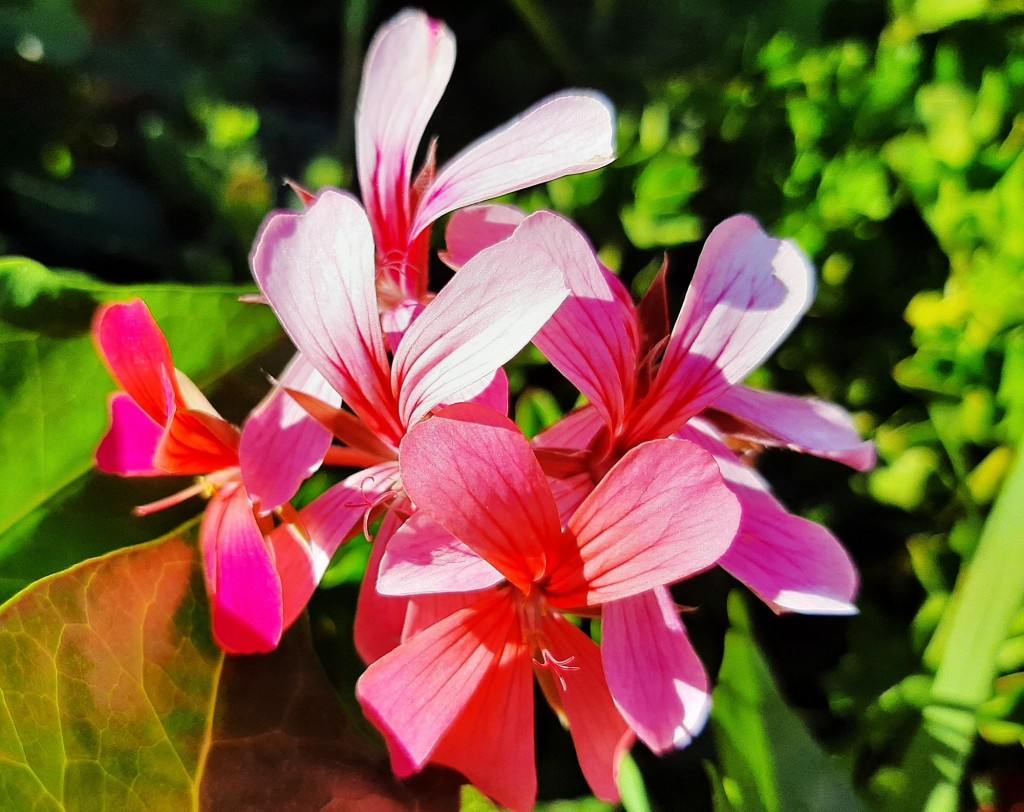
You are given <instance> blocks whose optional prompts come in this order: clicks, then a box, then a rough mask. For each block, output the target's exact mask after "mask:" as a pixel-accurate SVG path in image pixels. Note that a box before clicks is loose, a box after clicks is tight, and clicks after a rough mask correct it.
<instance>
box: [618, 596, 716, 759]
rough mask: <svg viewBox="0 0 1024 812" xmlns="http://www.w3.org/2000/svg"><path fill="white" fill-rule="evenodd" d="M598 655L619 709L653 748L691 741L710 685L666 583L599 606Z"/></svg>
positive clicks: (706, 703)
mask: <svg viewBox="0 0 1024 812" xmlns="http://www.w3.org/2000/svg"><path fill="white" fill-rule="evenodd" d="M601 618H602V623H601V659H602V661H603V662H604V672H605V676H606V677H607V679H608V687H609V689H610V690H611V692H612V697H613V698H614V699H615V704H616V705H617V706H618V708H619V710H620V711H621V712H622V715H623V716H624V717H625V719H626V721H627V722H628V723H629V726H630V727H631V728H633V730H634V731H636V734H637V736H638V737H639V738H640V741H642V742H643V743H644V744H646V745H647V746H648V747H650V748H651V750H653V751H654V752H655V753H667V752H668V751H669V750H672V749H674V748H678V747H685V746H686V745H688V744H689V743H690V741H691V740H692V739H693V737H694V736H696V735H697V734H698V733H699V732H700V731H701V730H702V729H703V727H704V724H705V722H707V718H708V714H709V713H710V711H711V691H710V689H709V687H708V676H707V673H706V672H705V671H704V666H703V664H702V663H701V661H700V658H699V657H698V656H697V652H695V651H694V650H693V646H692V645H691V644H690V640H689V638H688V637H687V636H686V629H685V628H684V627H683V623H682V621H681V620H680V619H679V612H678V611H677V610H676V607H675V604H674V603H673V601H672V595H671V594H670V593H669V591H668V590H667V589H665V588H664V587H659V588H658V589H653V590H651V591H650V592H643V593H641V594H640V595H635V596H633V597H632V598H625V599H624V600H621V601H613V602H612V603H607V604H605V605H604V607H603V608H602V611H601Z"/></svg>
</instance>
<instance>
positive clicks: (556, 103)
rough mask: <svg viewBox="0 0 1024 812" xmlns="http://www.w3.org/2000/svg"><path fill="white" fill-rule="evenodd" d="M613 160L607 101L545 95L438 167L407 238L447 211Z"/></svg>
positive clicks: (566, 94) (580, 93) (575, 94)
mask: <svg viewBox="0 0 1024 812" xmlns="http://www.w3.org/2000/svg"><path fill="white" fill-rule="evenodd" d="M614 157H615V111H614V110H613V109H612V106H611V104H610V103H609V102H608V100H607V99H605V98H604V97H603V96H600V95H598V94H595V93H590V92H587V91H581V90H574V91H565V92H563V93H558V94H555V95H553V96H549V97H548V98H546V99H544V100H542V101H541V102H539V103H538V104H537V105H535V106H534V107H532V108H530V109H529V110H527V111H525V112H524V113H522V114H521V115H519V116H517V117H516V118H515V119H513V120H512V121H510V122H508V123H507V124H505V125H504V126H502V127H500V128H499V129H497V130H494V131H493V132H491V133H488V134H487V135H485V136H484V137H483V138H480V139H479V140H478V141H476V142H475V143H473V144H471V145H470V146H469V147H467V148H466V149H464V150H463V151H462V152H460V153H459V154H458V155H456V156H455V157H454V158H452V160H451V161H449V162H448V163H447V164H446V165H445V166H444V167H442V168H441V170H440V171H439V172H438V174H437V177H436V178H435V179H434V182H433V183H432V184H431V185H430V187H429V188H428V189H427V190H426V192H425V193H424V195H423V199H422V200H421V201H420V204H419V207H418V209H417V212H416V217H415V219H414V220H413V227H412V234H414V235H415V234H418V233H419V232H420V231H422V230H423V229H424V228H426V227H427V226H429V225H430V224H431V223H433V222H434V221H435V220H436V219H437V218H438V217H440V216H441V215H443V214H447V213H448V212H450V211H455V210H456V209H461V208H463V207H465V206H469V205H472V204H473V203H481V202H483V201H484V200H490V199H492V198H495V197H500V196H501V195H504V194H508V193H509V192H514V191H516V190H517V189H525V188H526V187H527V186H534V185H536V184H538V183H547V182H548V181H549V180H554V179H555V178H560V177H562V176H563V175H574V174H576V173H579V172H589V171H590V170H591V169H597V168H599V167H602V166H604V165H605V164H608V163H610V162H611V161H612V160H613V159H614Z"/></svg>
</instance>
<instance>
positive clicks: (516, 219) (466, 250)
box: [438, 203, 526, 271]
mask: <svg viewBox="0 0 1024 812" xmlns="http://www.w3.org/2000/svg"><path fill="white" fill-rule="evenodd" d="M525 219H526V212H524V211H523V210H522V209H520V208H517V207H516V206H509V205H505V204H502V203H490V204H487V205H482V206H470V207H469V208H465V209H459V210H458V211H456V212H454V213H453V214H452V216H451V217H449V218H448V225H447V226H446V227H445V232H444V240H445V250H444V251H441V252H440V253H439V254H438V256H439V257H440V258H441V260H442V261H443V262H444V263H445V264H446V265H447V266H448V267H449V268H451V269H452V270H454V271H457V270H459V268H461V267H462V266H463V265H465V264H466V263H467V262H469V261H470V260H471V259H472V258H473V257H475V256H476V255H477V254H479V253H480V252H481V251H483V250H484V249H485V248H490V247H491V246H492V245H494V244H495V243H498V242H501V241H502V240H504V239H508V238H509V237H511V236H512V232H513V231H515V230H516V226H518V225H519V224H520V223H521V222H523V220H525Z"/></svg>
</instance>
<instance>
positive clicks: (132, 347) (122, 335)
mask: <svg viewBox="0 0 1024 812" xmlns="http://www.w3.org/2000/svg"><path fill="white" fill-rule="evenodd" d="M93 335H94V336H95V338H96V343H97V344H98V345H99V348H100V352H101V353H102V355H103V358H104V359H105V360H106V362H107V364H108V365H109V366H110V371H111V372H112V373H113V375H114V379H115V380H116V381H117V382H118V383H119V384H120V385H121V388H122V389H124V390H125V392H127V393H128V395H129V396H130V397H131V398H132V400H134V401H135V402H136V403H137V404H138V405H139V407H140V408H141V409H142V410H143V411H144V412H145V413H146V414H148V415H149V416H150V417H151V418H152V419H153V420H154V421H156V422H157V423H159V424H160V425H162V426H166V425H167V423H168V422H169V421H170V418H171V415H172V413H173V411H174V405H175V400H176V396H177V387H176V384H175V381H176V377H177V376H176V373H175V370H174V362H173V361H172V360H171V349H170V347H169V346H168V345H167V339H166V338H164V334H163V333H162V332H161V331H160V328H159V327H158V326H157V324H156V322H155V321H154V320H153V316H152V314H151V313H150V312H149V308H148V307H146V304H145V302H143V301H142V300H141V299H134V300H132V301H131V302H126V303H117V304H111V305H105V306H104V307H101V308H100V309H99V310H98V311H97V313H96V318H95V320H94V322H93Z"/></svg>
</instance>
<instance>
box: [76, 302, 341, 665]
mask: <svg viewBox="0 0 1024 812" xmlns="http://www.w3.org/2000/svg"><path fill="white" fill-rule="evenodd" d="M93 334H94V336H95V338H96V341H97V344H98V345H99V349H100V354H101V355H102V357H103V359H104V360H105V361H106V363H107V365H108V366H109V368H110V371H111V373H112V374H113V376H114V379H115V380H116V381H117V382H118V384H119V385H120V386H121V387H122V388H123V390H124V391H123V392H119V393H116V394H115V395H114V396H113V397H112V398H111V402H110V410H111V426H110V430H109V431H108V432H107V434H106V436H105V437H104V438H103V440H102V442H101V443H100V446H99V449H98V450H97V452H96V463H97V466H98V467H99V469H100V470H101V471H105V472H107V473H113V474H119V475H121V476H168V475H172V476H181V475H188V476H198V477H199V479H198V480H197V482H196V484H195V485H193V486H192V487H190V488H187V489H185V490H184V491H181V492H180V493H177V494H175V495H174V496H171V497H169V498H167V499H163V500H161V501H160V502H156V503H154V504H152V505H146V506H143V507H142V508H139V509H138V512H141V513H148V512H152V511H153V510H159V509H162V508H166V507H169V506H171V505H174V504H177V503H178V502H181V501H182V500H184V499H187V498H189V497H190V496H194V495H198V494H203V495H205V496H207V497H209V499H210V501H209V504H208V506H207V508H206V514H205V516H204V518H203V523H202V527H201V529H200V546H201V549H202V555H203V563H204V573H205V576H206V585H207V591H208V593H209V596H210V604H211V613H212V618H213V632H214V636H215V638H216V639H217V642H218V643H219V644H220V646H221V647H222V648H223V649H224V650H226V651H229V652H231V653H235V654H246V653H252V652H257V651H270V650H272V649H273V648H275V647H276V646H277V644H278V642H279V640H280V638H281V634H282V632H283V631H284V629H286V628H287V627H288V626H289V625H290V624H291V623H292V622H293V621H294V620H295V618H296V617H297V616H298V611H293V601H291V600H290V596H291V593H292V592H293V591H294V587H295V584H294V582H291V581H289V580H288V579H287V578H286V577H285V578H283V577H282V574H281V572H280V571H279V570H278V568H277V566H276V561H275V553H274V550H273V549H272V547H271V544H270V542H269V541H268V540H267V538H266V536H267V534H268V533H269V532H270V530H271V529H272V528H273V526H274V520H273V518H272V516H273V514H277V515H278V516H279V517H282V518H283V519H284V520H285V521H289V520H290V519H291V518H292V517H293V514H294V511H293V510H292V509H291V507H290V505H288V500H290V499H291V498H292V497H293V496H294V495H295V492H296V491H297V490H298V488H299V485H301V484H302V482H303V480H305V479H306V478H307V477H308V476H309V475H310V474H311V473H313V471H315V470H316V469H317V468H318V467H319V466H320V464H321V462H322V461H323V458H324V454H325V453H326V452H327V448H328V446H329V445H330V443H331V435H330V432H328V431H327V430H326V429H324V428H323V427H322V426H320V425H319V424H318V423H317V422H316V421H315V420H313V419H311V418H310V417H309V416H308V415H307V414H306V413H305V412H304V411H303V410H302V409H301V408H300V407H299V406H298V405H297V404H296V403H294V402H293V401H292V399H291V398H290V397H288V396H287V395H285V394H284V392H283V391H282V390H281V389H279V388H275V389H274V391H272V392H271V394H270V395H268V397H267V398H266V399H264V401H263V402H262V403H260V404H259V405H258V406H257V407H256V408H255V409H254V410H253V411H252V413H251V414H250V415H249V417H248V418H247V419H246V421H245V424H244V426H243V427H242V429H241V431H239V430H238V429H237V428H235V427H234V426H233V425H231V424H230V423H228V422H227V421H226V420H224V419H223V418H222V417H220V415H218V414H217V412H216V411H215V410H214V408H213V407H212V406H211V405H210V403H209V401H207V400H206V398H205V397H203V395H202V393H201V392H200V391H199V389H198V388H197V387H196V386H195V384H193V383H192V381H190V380H189V379H188V378H187V377H186V376H185V375H184V374H182V373H181V372H179V371H178V370H176V369H175V368H174V364H173V361H172V359H171V351H170V348H169V347H168V345H167V339H166V338H165V337H164V335H163V333H162V332H161V331H160V328H159V327H158V326H157V324H156V322H155V321H154V320H153V316H152V314H151V313H150V312H149V309H148V308H147V307H146V305H145V303H143V302H142V301H140V300H138V299H136V300H134V301H132V302H129V303H123V304H122V303H119V304H112V305H108V306H105V307H103V308H101V309H100V311H99V312H98V313H97V316H96V320H95V323H94V327H93ZM281 382H282V385H283V386H288V387H292V388H294V389H296V390H300V391H304V392H307V393H309V394H310V395H311V396H315V397H320V398H326V399H327V400H328V401H332V400H334V395H333V392H332V391H331V389H330V387H329V386H328V385H327V384H326V381H324V380H323V378H322V377H321V376H320V375H319V374H318V373H317V372H316V370H314V369H313V368H312V367H310V366H309V365H308V364H306V363H305V362H304V361H303V360H302V358H301V357H296V359H294V360H293V361H292V363H291V364H289V366H288V367H287V368H286V369H285V371H284V373H283V374H282V375H281ZM288 539H289V540H291V541H293V542H294V543H298V544H302V542H301V540H300V537H299V536H295V535H291V536H289V537H288ZM284 543H290V542H289V541H285V542H284ZM294 553H295V554H297V555H308V553H307V552H304V551H303V550H302V549H297V550H295V551H294ZM299 611H301V606H300V607H299Z"/></svg>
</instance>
